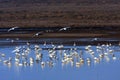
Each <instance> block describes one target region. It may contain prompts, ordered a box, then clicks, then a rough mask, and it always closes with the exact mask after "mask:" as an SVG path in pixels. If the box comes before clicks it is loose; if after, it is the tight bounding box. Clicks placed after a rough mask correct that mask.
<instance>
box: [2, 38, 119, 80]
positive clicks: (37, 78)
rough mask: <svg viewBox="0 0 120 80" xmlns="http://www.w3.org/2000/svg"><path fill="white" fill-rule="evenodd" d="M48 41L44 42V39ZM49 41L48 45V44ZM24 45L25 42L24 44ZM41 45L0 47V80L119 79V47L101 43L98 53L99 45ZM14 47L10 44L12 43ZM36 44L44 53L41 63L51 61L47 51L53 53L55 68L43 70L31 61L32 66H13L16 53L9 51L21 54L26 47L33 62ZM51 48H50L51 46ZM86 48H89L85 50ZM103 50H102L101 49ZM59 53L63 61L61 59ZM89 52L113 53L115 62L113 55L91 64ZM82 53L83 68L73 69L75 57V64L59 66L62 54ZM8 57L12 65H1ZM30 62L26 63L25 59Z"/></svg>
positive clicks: (97, 55) (38, 64) (92, 59)
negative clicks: (89, 62)
mask: <svg viewBox="0 0 120 80" xmlns="http://www.w3.org/2000/svg"><path fill="white" fill-rule="evenodd" d="M46 41H47V40H46ZM49 41H50V40H48V41H47V42H49ZM56 41H57V40H56ZM23 42H25V41H23ZM43 43H44V42H42V44H41V43H39V42H38V43H30V45H29V44H28V45H27V44H26V43H25V44H16V45H8V46H6V45H5V46H0V54H2V53H4V54H5V55H6V56H5V57H0V59H1V60H2V61H1V62H0V79H1V80H119V79H120V76H119V74H120V70H119V67H120V54H119V52H120V47H119V45H118V44H115V45H114V44H112V45H111V44H110V43H109V44H107V43H106V44H105V45H103V44H100V45H99V47H102V50H101V49H100V51H97V47H96V46H98V45H92V46H91V47H89V46H87V45H83V44H82V45H80V44H79V45H78V44H73V43H71V44H70V45H68V44H65V45H64V44H63V46H64V47H62V48H58V46H59V45H61V43H57V44H54V42H49V44H47V43H46V44H45V43H44V45H46V46H44V45H43ZM12 44H13V43H12ZM35 45H38V46H39V48H40V49H42V50H40V51H39V52H40V53H42V54H43V59H42V61H44V62H46V63H47V61H50V59H49V55H48V54H49V52H48V49H50V50H53V48H54V47H55V49H54V51H56V53H55V54H56V56H57V59H54V60H51V61H53V63H54V65H53V66H49V65H48V64H46V65H45V67H42V66H41V62H40V61H39V62H38V63H36V61H34V63H33V65H16V64H15V59H14V58H15V52H12V51H13V50H15V49H16V47H20V54H22V52H24V50H26V49H27V48H30V52H29V54H28V56H27V57H28V58H30V57H33V58H34V59H35ZM52 45H53V46H52ZM86 48H89V49H86ZM103 49H104V50H103ZM60 50H61V51H62V58H61V57H60V53H59V52H60ZM90 50H92V51H93V52H94V56H95V57H97V58H98V57H99V54H101V53H102V54H103V53H110V52H109V51H110V50H113V52H112V54H114V55H115V57H116V59H113V56H112V54H106V55H107V57H109V60H107V59H106V58H103V59H102V60H100V62H96V63H95V62H94V57H93V56H91V54H90ZM81 51H82V53H83V55H82V58H83V59H84V60H85V61H84V64H83V65H80V66H76V64H75V63H76V62H77V61H79V60H77V59H76V58H74V65H73V66H72V65H71V63H70V62H68V63H66V64H64V66H63V65H62V59H63V55H64V54H65V53H66V54H67V55H70V54H71V53H74V52H77V53H78V54H80V53H81ZM9 57H12V58H13V60H12V61H11V65H7V64H4V63H3V61H4V60H8V58H9ZM87 58H90V59H91V64H90V65H88V63H87ZM27 62H28V63H29V60H27ZM20 63H22V58H20Z"/></svg>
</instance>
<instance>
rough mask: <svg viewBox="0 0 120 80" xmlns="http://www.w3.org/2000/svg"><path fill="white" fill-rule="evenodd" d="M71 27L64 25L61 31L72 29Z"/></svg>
mask: <svg viewBox="0 0 120 80" xmlns="http://www.w3.org/2000/svg"><path fill="white" fill-rule="evenodd" d="M70 28H71V27H63V28H61V29H59V31H66V30H68V29H70Z"/></svg>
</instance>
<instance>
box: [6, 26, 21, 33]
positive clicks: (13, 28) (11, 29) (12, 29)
mask: <svg viewBox="0 0 120 80" xmlns="http://www.w3.org/2000/svg"><path fill="white" fill-rule="evenodd" d="M18 28H19V27H18V26H16V27H12V28H10V29H8V32H10V31H14V30H15V29H18Z"/></svg>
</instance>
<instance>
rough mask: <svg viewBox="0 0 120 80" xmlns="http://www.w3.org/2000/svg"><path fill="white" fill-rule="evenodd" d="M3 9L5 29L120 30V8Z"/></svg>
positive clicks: (0, 21) (1, 20)
mask: <svg viewBox="0 0 120 80" xmlns="http://www.w3.org/2000/svg"><path fill="white" fill-rule="evenodd" d="M2 5H5V4H2ZM2 5H0V27H1V28H2V27H14V26H19V27H58V26H59V27H60V26H61V27H65V26H71V27H83V26H89V27H91V26H108V27H109V26H115V27H116V26H120V10H119V9H120V5H119V4H103V5H96V4H92V5H76V4H72V3H70V4H61V5H56V4H53V5H44V4H42V5H41V4H38V3H36V4H24V5H22V4H21V5H12V4H11V5H8V6H2Z"/></svg>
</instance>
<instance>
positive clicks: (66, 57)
mask: <svg viewBox="0 0 120 80" xmlns="http://www.w3.org/2000/svg"><path fill="white" fill-rule="evenodd" d="M11 54H14V56H11V55H9V57H6V55H7V54H5V53H0V63H3V64H4V65H7V66H12V65H13V64H15V66H20V67H25V66H34V65H35V64H38V65H40V66H41V68H44V67H46V66H48V67H54V66H55V65H57V64H61V66H63V67H64V66H65V65H70V66H72V67H81V66H83V65H86V66H90V65H92V64H100V63H102V62H109V61H110V60H114V61H115V60H120V58H119V56H116V53H115V51H114V47H113V46H112V45H111V44H102V45H97V46H92V45H87V46H77V45H76V44H75V43H74V44H73V46H71V47H69V46H66V45H63V44H61V45H56V44H53V43H51V44H47V43H46V42H45V43H44V44H43V45H41V44H39V45H38V44H30V43H28V42H27V43H26V45H23V46H16V47H15V49H14V50H13V51H12V52H11Z"/></svg>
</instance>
